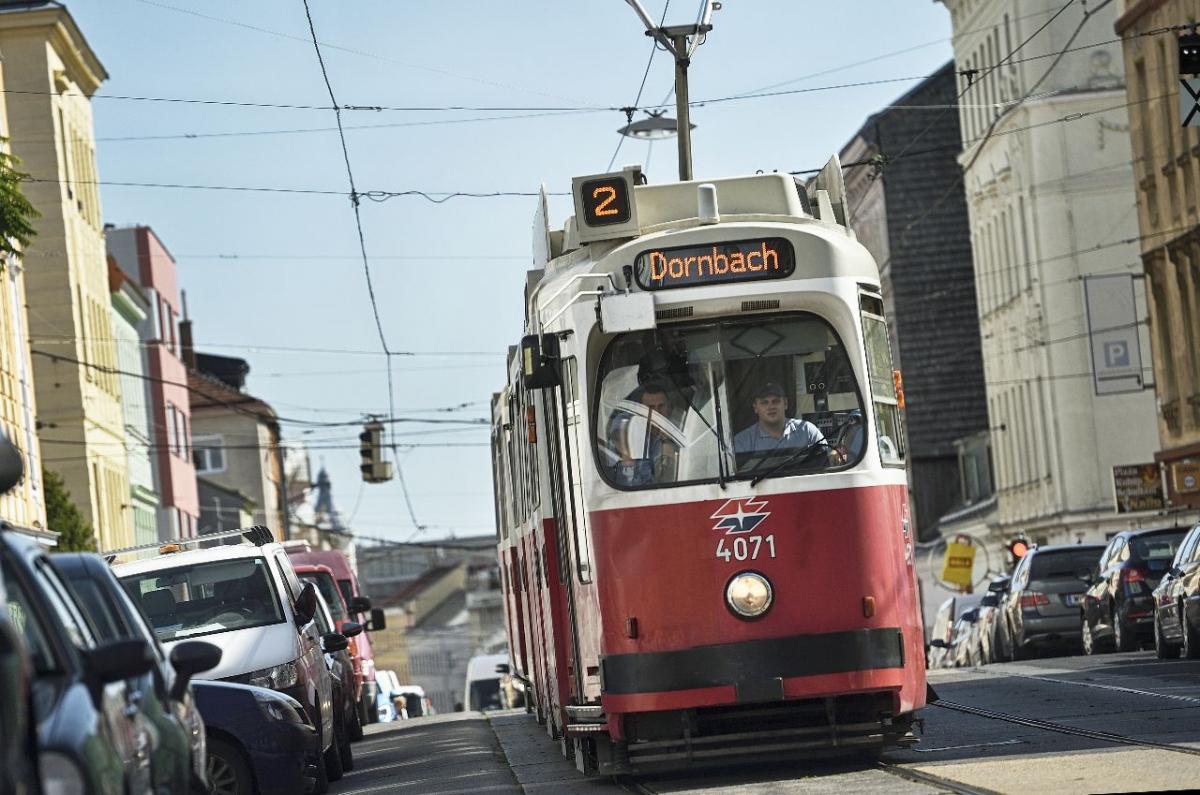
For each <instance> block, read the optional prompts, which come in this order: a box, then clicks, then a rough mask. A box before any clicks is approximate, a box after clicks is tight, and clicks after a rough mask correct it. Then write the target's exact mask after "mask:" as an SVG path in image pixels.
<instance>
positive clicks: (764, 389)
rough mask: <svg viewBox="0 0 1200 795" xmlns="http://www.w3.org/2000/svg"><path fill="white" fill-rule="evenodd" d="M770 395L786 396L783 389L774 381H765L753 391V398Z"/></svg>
mask: <svg viewBox="0 0 1200 795" xmlns="http://www.w3.org/2000/svg"><path fill="white" fill-rule="evenodd" d="M772 395H774V396H775V397H787V395H786V394H785V393H784V391H783V387H781V386H780V385H779V384H777V383H775V382H774V381H767V382H766V383H765V384H763V385H762V386H760V387H759V388H758V390H757V391H756V392H755V393H754V398H755V399H756V400H757V399H758V398H765V397H771V396H772Z"/></svg>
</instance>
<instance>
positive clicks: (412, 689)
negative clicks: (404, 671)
mask: <svg viewBox="0 0 1200 795" xmlns="http://www.w3.org/2000/svg"><path fill="white" fill-rule="evenodd" d="M396 696H403V697H404V711H405V712H407V713H408V717H410V718H424V717H428V716H430V715H432V714H433V713H434V709H433V701H432V700H431V699H430V698H429V696H427V695H425V688H423V687H421V686H420V685H400V689H399V690H396V691H394V692H393V693H392V698H393V699H394V698H395V697H396Z"/></svg>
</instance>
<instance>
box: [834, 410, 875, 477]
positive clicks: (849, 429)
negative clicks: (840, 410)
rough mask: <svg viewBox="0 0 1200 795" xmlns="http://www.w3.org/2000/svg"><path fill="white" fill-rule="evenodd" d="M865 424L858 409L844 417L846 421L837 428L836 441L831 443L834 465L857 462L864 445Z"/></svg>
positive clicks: (865, 437)
mask: <svg viewBox="0 0 1200 795" xmlns="http://www.w3.org/2000/svg"><path fill="white" fill-rule="evenodd" d="M866 439H867V436H866V423H864V422H863V415H862V411H861V410H860V409H854V410H852V411H851V412H850V414H849V415H848V416H847V417H846V421H845V422H843V423H842V426H841V427H840V428H838V431H837V440H836V441H835V442H834V443H833V450H834V452H833V454H832V455H833V458H834V460H835V462H836V463H839V464H846V463H849V462H851V461H857V460H858V457H859V456H860V455H862V450H863V445H864V444H865V443H866Z"/></svg>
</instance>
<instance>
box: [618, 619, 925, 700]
mask: <svg viewBox="0 0 1200 795" xmlns="http://www.w3.org/2000/svg"><path fill="white" fill-rule="evenodd" d="M903 667H904V638H903V635H902V634H901V632H900V630H899V629H898V628H883V629H856V630H851V631H849V632H827V633H823V634H820V635H793V636H791V637H787V638H765V639H763V640H750V641H742V642H740V643H719V644H716V645H713V646H700V647H697V648H694V649H681V650H679V651H660V652H648V653H644V654H614V655H610V656H607V657H604V658H603V659H602V660H601V661H600V671H601V682H602V687H603V689H604V692H605V693H608V694H611V695H629V694H634V693H662V692H666V691H671V690H690V689H692V688H700V687H719V686H722V685H734V686H735V687H737V688H738V691H739V701H741V700H754V701H758V700H770V699H771V695H768V692H769V691H771V688H770V686H769V685H768V683H769V682H780V680H782V679H788V678H791V677H796V676H819V675H821V674H840V673H847V672H850V671H869V670H874V669H876V668H903ZM752 694H753V695H752ZM773 697H774V698H783V690H782V683H780V685H779V687H778V693H777V694H776V695H773Z"/></svg>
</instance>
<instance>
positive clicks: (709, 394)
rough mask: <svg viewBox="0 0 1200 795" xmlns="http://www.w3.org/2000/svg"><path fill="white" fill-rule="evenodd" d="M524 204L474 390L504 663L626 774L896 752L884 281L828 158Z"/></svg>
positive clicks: (596, 764)
mask: <svg viewBox="0 0 1200 795" xmlns="http://www.w3.org/2000/svg"><path fill="white" fill-rule="evenodd" d="M641 182H642V180H641V177H640V174H639V173H638V171H637V169H633V168H630V169H626V170H625V171H622V172H618V173H615V174H607V175H598V176H594V177H582V178H577V179H576V180H575V181H574V197H575V216H574V217H573V218H571V219H569V220H568V221H567V223H566V226H565V228H564V229H563V230H562V231H557V230H556V231H553V232H551V231H549V229H548V226H547V225H546V222H545V217H546V215H545V200H544V199H543V201H542V204H541V207H540V210H539V214H538V220H537V221H536V222H535V230H534V232H535V246H534V247H535V260H536V264H539V265H541V267H540V268H537V269H535V270H532V271H530V273H529V275H528V279H527V283H526V289H525V305H526V328H525V336H524V337H523V339H522V340H521V344H520V345H519V346H514V347H513V348H512V349H510V356H509V378H508V383H507V385H506V386H505V388H504V389H503V391H501V392H499V393H497V394H496V395H495V397H494V399H493V420H494V422H493V465H494V476H495V488H496V509H497V522H498V527H499V556H500V561H501V567H502V569H503V578H502V579H503V583H504V590H505V597H506V600H505V608H506V620H507V626H508V636H509V642H510V652H511V656H512V660H513V671H514V673H515V674H516V675H517V676H518V677H519V678H520V679H521V680H522V681H523V682H524V683H525V685H526V688H527V693H528V694H529V696H530V699H529V701H528V703H531V704H532V705H533V708H534V709H536V710H537V714H538V717H539V719H540V720H543V721H545V724H546V726H547V730H548V732H549V733H550V735H551V736H553V737H556V738H559V739H561V741H562V743H563V748H564V752H566V753H568V754H574V756H575V758H576V761H577V763H578V764H580V766H581V767H582V768H584V769H586V770H591V771H597V772H600V773H620V772H628V771H630V770H645V769H654V768H661V767H673V766H679V765H684V764H691V763H696V762H703V761H706V760H732V759H746V758H750V757H752V756H753V755H756V754H762V755H769V756H770V757H772V758H779V757H782V756H789V755H798V754H803V753H825V752H828V751H829V750H830V749H835V750H837V749H862V750H864V751H872V750H875V749H879V748H883V747H886V746H888V745H892V744H896V743H904V742H910V741H912V732H911V729H912V723H913V716H914V712H915V710H917V709H919V708H920V707H922V706H924V704H925V699H926V683H925V662H924V644H923V631H922V626H921V617H920V610H919V607H918V595H917V583H916V577H915V574H914V570H913V537H912V531H911V524H910V521H909V509H908V500H907V491H906V486H905V482H906V481H905V470H904V436H903V429H902V422H901V417H900V410H899V406H898V400H897V394H896V390H895V382H894V380H893V373H892V366H891V356H890V353H889V348H888V339H887V327H886V323H885V320H884V318H883V302H882V300H881V297H880V286H879V272H878V268H877V266H876V264H875V262H874V261H873V260H872V258H871V256H870V254H868V252H867V250H866V249H865V248H863V246H862V245H860V244H859V243H858V242H857V241H856V239H855V237H854V234H853V233H852V232H851V231H850V230H849V229H847V228H846V226H845V221H844V218H845V210H844V203H843V196H844V190H843V186H842V181H841V171H840V166H839V164H838V163H837V160H836V158H835V159H833V160H832V161H830V165H829V166H827V167H826V169H825V170H824V171H823V172H822V173H821V175H820V176H819V177H818V178H817V179H816V180H815V182H814V184H813V185H812V186H809V187H808V188H807V189H806V188H805V187H804V186H803V185H800V184H798V183H797V182H796V181H795V180H793V179H792V178H791V177H788V176H785V175H780V174H760V175H756V176H750V177H741V178H733V179H722V180H713V181H711V182H707V183H700V182H684V183H674V184H665V185H644V184H639V183H641Z"/></svg>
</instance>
